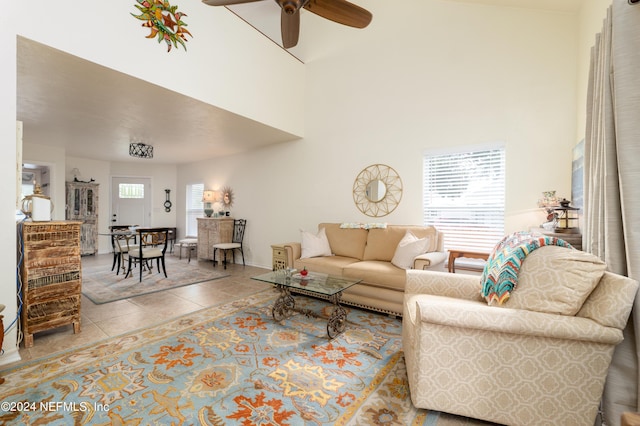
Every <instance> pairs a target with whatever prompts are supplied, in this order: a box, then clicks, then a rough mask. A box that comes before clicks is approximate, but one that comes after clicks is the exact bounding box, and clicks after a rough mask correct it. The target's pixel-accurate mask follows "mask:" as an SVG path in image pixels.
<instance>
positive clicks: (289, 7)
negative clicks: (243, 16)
mask: <svg viewBox="0 0 640 426" xmlns="http://www.w3.org/2000/svg"><path fill="white" fill-rule="evenodd" d="M255 1H263V0H202V2H203V3H204V4H207V5H209V6H230V5H234V4H240V3H251V2H255ZM275 2H276V3H278V6H280V8H281V9H282V12H281V13H280V31H281V34H282V45H283V47H284V48H285V49H289V48H290V47H293V46H295V45H296V44H298V37H299V34H300V9H302V8H305V9H307V10H308V11H309V12H313V13H315V14H316V15H319V16H322V17H323V18H326V19H328V20H330V21H333V22H337V23H339V24H342V25H347V26H350V27H354V28H364V27H366V26H367V25H369V22H371V18H372V15H371V12H369V11H368V10H366V9H363V8H361V7H360V6H356V5H355V4H353V3H349V2H348V1H347V0H275Z"/></svg>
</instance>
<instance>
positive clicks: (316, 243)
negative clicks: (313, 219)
mask: <svg viewBox="0 0 640 426" xmlns="http://www.w3.org/2000/svg"><path fill="white" fill-rule="evenodd" d="M300 233H301V234H302V242H301V245H302V254H301V255H300V257H301V258H302V259H305V258H309V257H317V256H331V247H330V246H329V240H328V239H327V235H326V233H325V230H324V229H320V230H319V231H318V233H317V234H313V233H311V232H308V231H300Z"/></svg>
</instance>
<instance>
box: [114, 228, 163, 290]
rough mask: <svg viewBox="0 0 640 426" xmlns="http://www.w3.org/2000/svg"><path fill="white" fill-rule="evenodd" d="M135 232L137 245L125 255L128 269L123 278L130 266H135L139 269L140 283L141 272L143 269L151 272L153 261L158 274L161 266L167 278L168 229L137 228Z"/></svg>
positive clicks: (128, 271) (128, 270) (129, 270)
mask: <svg viewBox="0 0 640 426" xmlns="http://www.w3.org/2000/svg"><path fill="white" fill-rule="evenodd" d="M136 231H137V235H138V241H139V243H138V247H137V248H136V249H134V250H129V252H128V253H127V259H128V267H127V275H125V278H127V277H128V276H129V274H130V273H131V268H132V266H133V265H134V264H137V265H139V269H140V281H142V270H143V269H144V268H145V267H147V268H148V269H149V270H151V267H152V265H153V260H154V259H155V261H156V267H157V269H158V273H159V272H160V266H161V265H162V272H163V273H164V276H165V278H167V269H166V267H165V253H166V251H167V244H168V242H169V228H138V229H137V230H136Z"/></svg>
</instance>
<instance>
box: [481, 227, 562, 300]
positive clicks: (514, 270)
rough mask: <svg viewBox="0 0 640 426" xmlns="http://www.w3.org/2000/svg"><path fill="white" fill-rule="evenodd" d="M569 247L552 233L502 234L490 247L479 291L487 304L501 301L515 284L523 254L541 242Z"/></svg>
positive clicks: (524, 255)
mask: <svg viewBox="0 0 640 426" xmlns="http://www.w3.org/2000/svg"><path fill="white" fill-rule="evenodd" d="M551 245H556V246H561V247H569V248H572V247H571V245H570V244H569V243H567V242H566V241H564V240H561V239H559V238H556V237H549V236H546V235H542V234H537V233H532V232H514V233H513V234H511V235H507V236H506V237H504V238H503V239H502V240H501V241H500V242H499V243H498V244H497V245H496V247H495V248H494V249H493V252H492V253H491V255H490V256H489V258H488V259H487V263H486V264H485V266H484V271H483V272H482V278H481V280H480V283H481V284H482V289H481V294H482V297H484V298H485V299H486V300H487V302H488V303H489V305H493V304H494V303H497V304H498V305H502V304H503V303H504V302H505V301H506V300H507V299H509V296H510V295H511V292H512V291H513V290H514V289H515V287H516V285H517V284H518V272H519V271H520V266H521V265H522V262H523V261H524V258H525V257H526V256H527V255H528V254H529V253H531V252H532V251H534V250H535V249H537V248H539V247H542V246H551Z"/></svg>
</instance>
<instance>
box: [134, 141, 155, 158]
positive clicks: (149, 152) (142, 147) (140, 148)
mask: <svg viewBox="0 0 640 426" xmlns="http://www.w3.org/2000/svg"><path fill="white" fill-rule="evenodd" d="M129 155H130V156H131V157H136V158H153V146H152V145H148V144H146V143H142V142H131V143H129Z"/></svg>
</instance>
